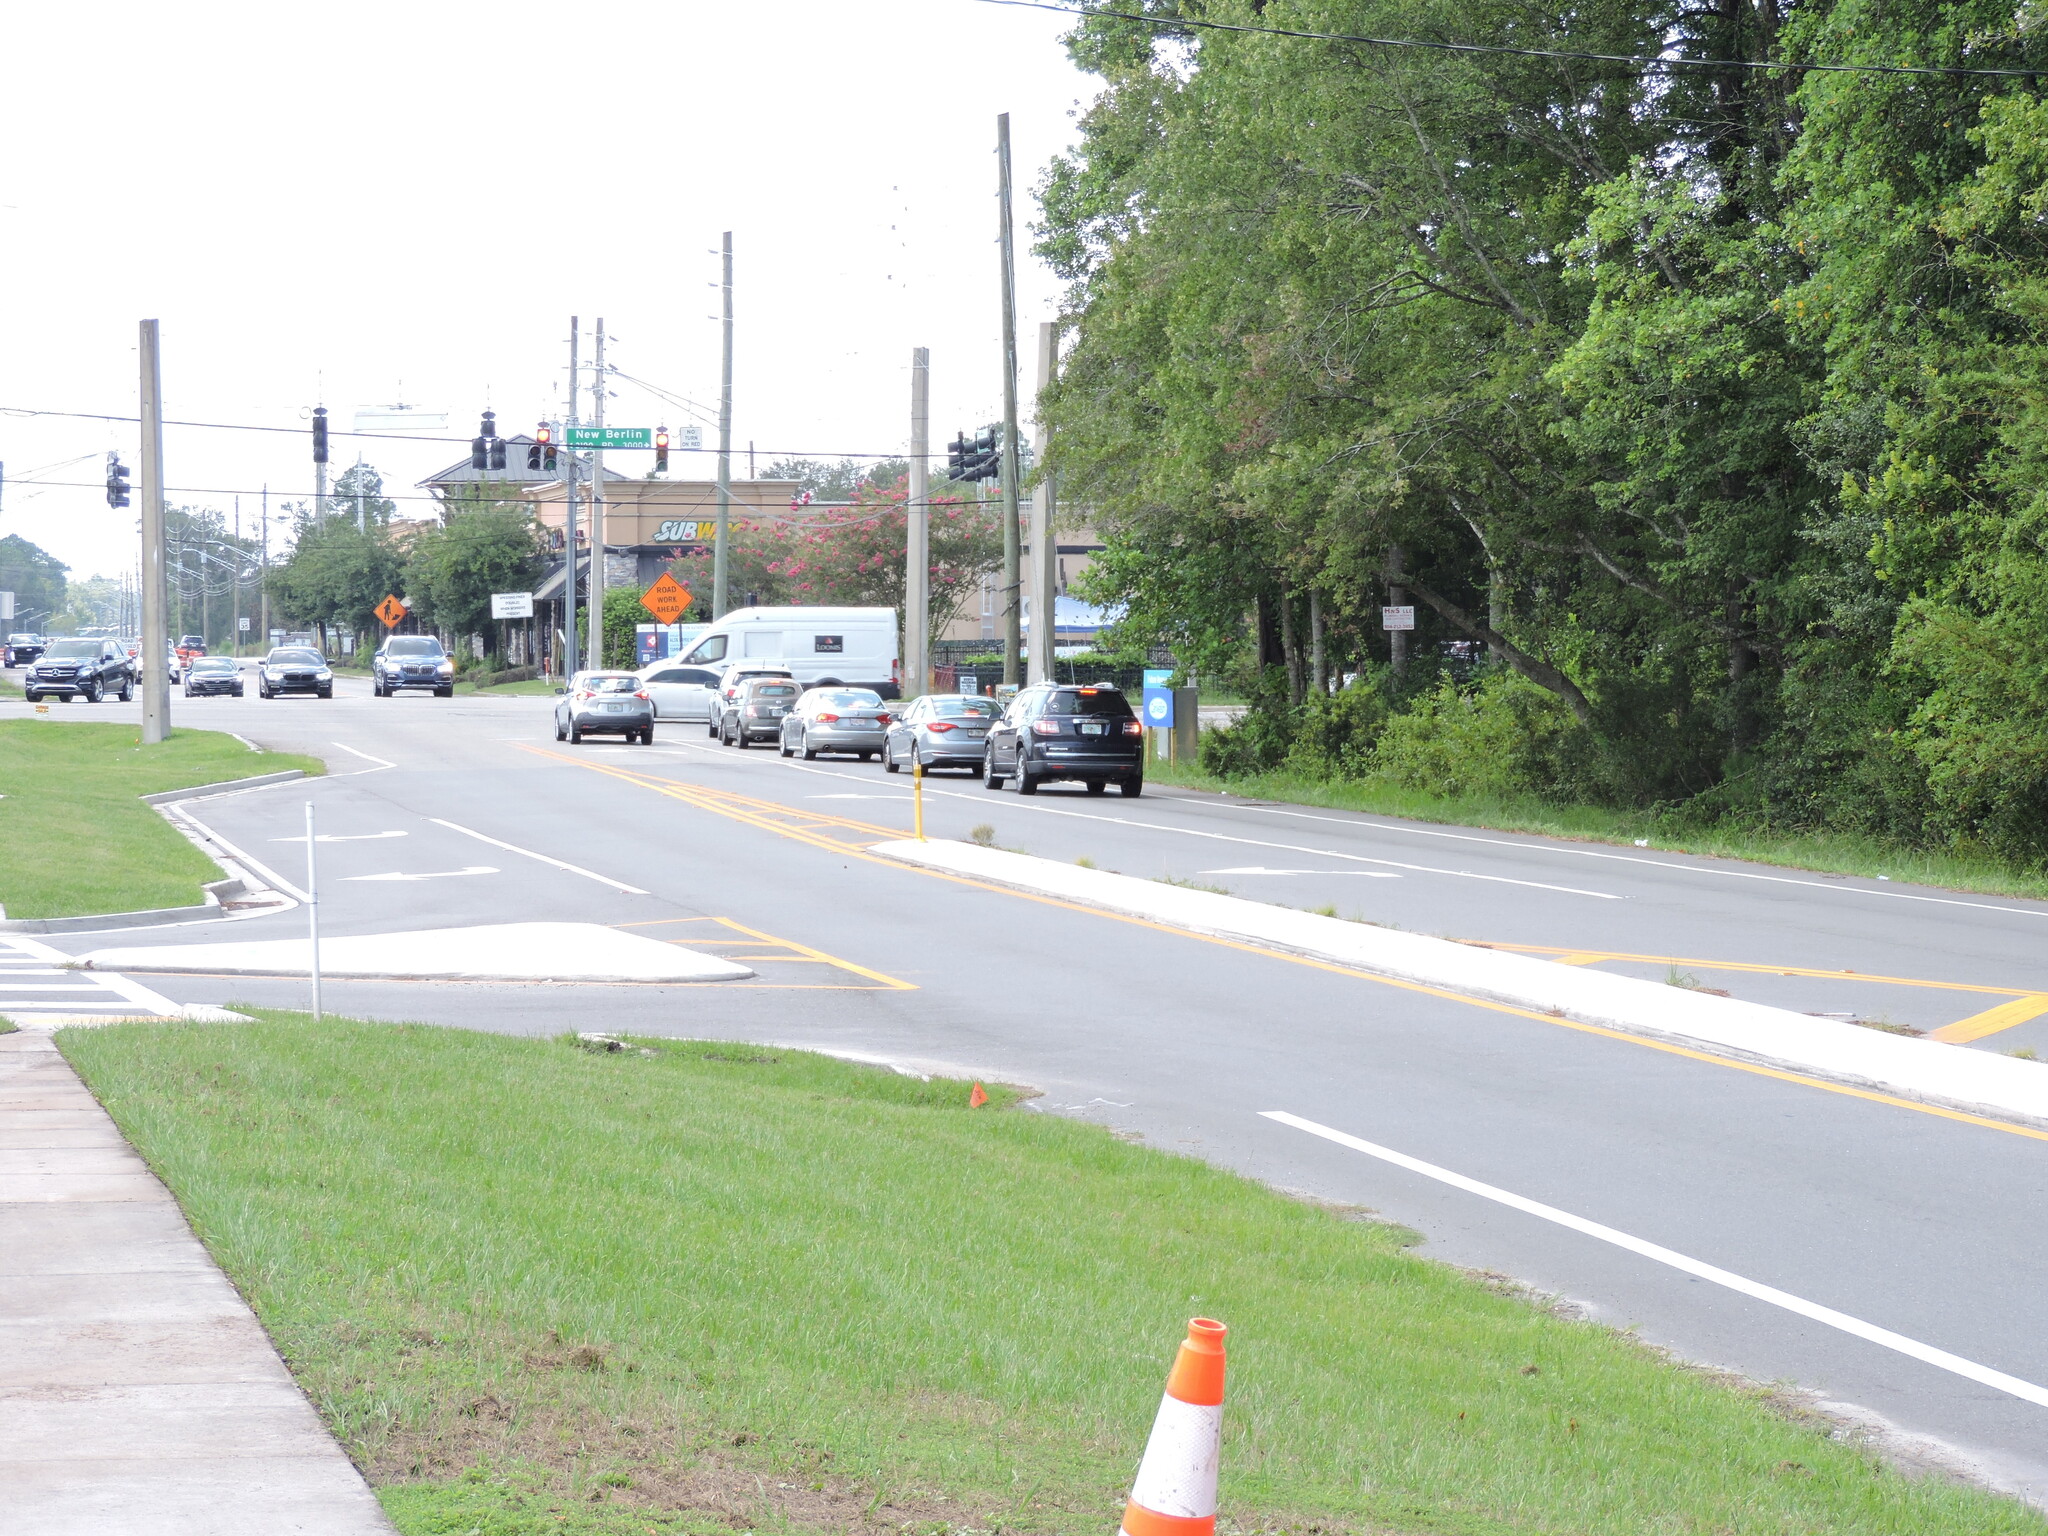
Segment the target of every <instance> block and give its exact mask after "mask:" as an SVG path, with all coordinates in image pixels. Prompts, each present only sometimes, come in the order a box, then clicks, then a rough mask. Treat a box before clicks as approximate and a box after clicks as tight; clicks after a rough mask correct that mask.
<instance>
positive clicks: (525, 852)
mask: <svg viewBox="0 0 2048 1536" xmlns="http://www.w3.org/2000/svg"><path fill="white" fill-rule="evenodd" d="M427 820H429V821H431V822H432V823H433V824H434V825H435V826H437V827H446V828H447V829H448V830H449V831H450V832H460V833H461V834H462V835H463V836H464V837H473V838H475V839H476V840H477V841H478V842H480V843H489V844H490V845H491V846H492V847H493V848H502V849H504V850H505V851H506V852H507V853H516V854H519V855H520V856H521V857H523V858H528V859H538V860H539V861H540V862H541V863H543V864H552V865H554V866H555V868H557V869H566V870H567V871H568V872H569V873H570V874H572V875H581V876H582V877H583V878H584V879H586V880H595V881H596V882H597V883H598V884H599V885H608V886H610V887H611V888H612V889H613V890H615V891H624V892H625V893H626V894H627V895H628V896H645V895H647V894H648V892H646V891H643V890H641V889H640V887H639V886H637V885H628V884H626V882H625V881H623V880H614V879H612V877H611V876H609V875H600V874H599V873H597V871H596V870H593V869H585V868H584V867H583V866H582V865H580V864H565V863H563V862H562V861H561V860H560V859H551V858H549V857H548V856H547V855H546V854H544V853H535V852H534V851H533V850H532V849H531V848H521V847H519V846H518V845H517V844H516V843H501V842H499V841H498V839H496V838H495V837H486V836H484V834H483V833H481V832H476V831H472V830H471V829H470V828H468V827H462V826H457V825H456V824H455V823H454V822H452V821H443V820H442V819H441V818H440V817H438V816H429V817H428V818H427Z"/></svg>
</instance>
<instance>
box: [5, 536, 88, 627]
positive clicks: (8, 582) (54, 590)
mask: <svg viewBox="0 0 2048 1536" xmlns="http://www.w3.org/2000/svg"><path fill="white" fill-rule="evenodd" d="M70 569H71V567H69V566H68V565H66V564H65V563H64V562H63V561H62V560H59V559H58V558H57V557H56V556H55V555H53V554H51V553H50V552H49V551H48V550H46V549H44V548H42V547H41V546H40V545H37V544H31V543H30V542H29V541H28V540H27V539H24V538H23V537H22V536H21V535H20V534H18V533H10V534H8V535H7V536H6V537H4V538H0V591H5V592H12V593H13V594H14V614H15V616H14V619H13V620H12V621H11V622H9V623H8V624H7V625H6V628H7V629H9V630H23V631H28V630H38V631H39V630H42V629H45V628H48V627H50V625H51V620H52V619H54V618H56V617H57V616H58V615H59V614H61V613H62V612H63V611H64V607H65V602H64V576H65V572H67V571H69V570H70Z"/></svg>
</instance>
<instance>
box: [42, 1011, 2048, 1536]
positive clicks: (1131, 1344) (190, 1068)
mask: <svg viewBox="0 0 2048 1536" xmlns="http://www.w3.org/2000/svg"><path fill="white" fill-rule="evenodd" d="M259 1012H260V1011H259ZM59 1039H60V1043H61V1045H62V1047H63V1049H64V1051H65V1053H66V1055H67V1056H69V1057H70V1059H71V1060H72V1061H73V1062H74V1063H75V1064H76V1065H77V1066H78V1067H79V1069H80V1071H81V1072H82V1073H83V1075H84V1076H85V1078H86V1080H87V1082H88V1083H89V1084H90V1085H91V1086H92V1088H93V1090H94V1092H95V1093H97V1094H98V1095H99V1096H100V1098H101V1099H102V1101H103V1102H104V1103H105V1104H106V1105H107V1107H108V1108H109V1109H110V1110H111V1111H112V1112H113V1114H114V1117H115V1118H116V1120H118V1121H119V1122H120V1125H121V1128H122V1130H123V1131H124V1132H125V1133H126V1134H127V1135H128V1137H129V1139H130V1140H131V1141H132V1142H133V1143H134V1145H135V1146H136V1147H137V1149H138V1150H140V1151H141V1153H142V1154H143V1155H144V1156H145V1157H146V1158H148V1159H149V1161H150V1163H151V1164H152V1165H153V1166H154V1167H155V1168H156V1169H157V1170H158V1172H159V1173H161V1174H162V1175H163V1177H164V1178H165V1180H166V1181H167V1182H168V1183H169V1185H170V1186H171V1188H172V1189H173V1190H174V1191H175V1192H176V1194H177V1196H178V1198H179V1200H180V1201H181V1203H182V1204H183V1206H184V1208H185V1211H186V1213H187V1214H188V1215H189V1216H190V1217H191V1219H192V1221H193V1223H194V1225H195V1227H196V1228H197V1229H198V1231H199V1233H200V1235H201V1236H202V1237H203V1238H204V1239H205V1240H206V1242H207V1244H208V1245H209V1247H210V1248H211V1249H212V1251H213V1253H214V1255H215V1257H216V1258H217V1259H218V1260H220V1262H221V1263H222V1265H223V1266H224V1267H225V1268H226V1269H227V1271H228V1273H229V1274H230V1275H231V1276H232V1277H233V1278H234V1279H235V1281H236V1282H237V1283H238V1284H239V1285H240V1286H241V1288H242V1289H243V1291H244V1293H245V1294H246V1295H247V1296H248V1297H249V1299H250V1301H251V1302H252V1304H253V1305H254V1306H255V1309H256V1311H257V1314H258V1315H259V1316H260V1317H261V1318H262V1320H263V1322H264V1324H265V1325H266V1326H267V1327H268V1328H269V1330H270V1332H271V1335H272V1337H273V1338H275V1339H276V1340H277V1341H278V1344H279V1346H280V1347H281V1348H282V1349H283V1351H284V1353H285V1355H286V1358H287V1359H288V1360H289V1361H290V1362H291V1365H292V1367H293V1369H294V1371H295V1372H296V1373H297V1374H298V1376H299V1379H300V1381H301V1382H302V1383H303V1384H304V1385H305V1386H306V1388H307V1390H308V1391H309V1392H310V1393H311V1394H312V1396H313V1399H314V1401H315V1402H316V1403H318V1404H319V1405H320V1406H321V1409H322V1411H323V1412H324V1413H325V1414H326V1416H327V1418H328V1421H329V1423H330V1424H332V1425H333V1426H334V1427H335V1429H336V1431H337V1432H338V1433H339V1434H340V1435H341V1437H342V1438H343V1440H344V1442H345V1443H346V1444H347V1446H348V1447H349V1449H350V1451H351V1453H352V1454H353V1455H354V1456H355V1457H356V1458H357V1460H358V1461H359V1463H360V1464H361V1465H362V1466H363V1467H364V1468H365V1469H366V1471H367V1472H368V1473H369V1475H370V1477H371V1480H372V1482H373V1483H375V1484H376V1485H377V1486H378V1488H379V1491H380V1495H381V1496H382V1498H383V1499H384V1501H385V1504H386V1507H387V1509H388V1510H389V1511H390V1513H391V1515H392V1517H393V1519H394V1520H395V1521H396V1522H397V1524H398V1525H399V1528H400V1529H401V1530H402V1531H404V1532H406V1533H408V1536H428V1533H439V1532H472V1531H475V1532H483V1533H486V1536H528V1533H537V1532H541V1531H551V1532H552V1531H569V1532H579V1533H581V1532H588V1533H593V1536H595V1533H606V1536H612V1533H617V1536H637V1533H639V1532H642V1531H656V1532H668V1531H684V1530H687V1531H696V1530H704V1531H710V1530H715V1529H724V1530H728V1531H729V1530H732V1529H735V1528H739V1529H747V1530H757V1529H758V1530H773V1529H788V1530H800V1531H810V1530H828V1529H829V1530H836V1531H855V1532H863V1533H872V1536H880V1533H883V1532H888V1531H906V1530H907V1531H915V1532H918V1533H920V1536H938V1533H942V1532H943V1533H954V1536H964V1533H967V1532H970V1531H971V1532H974V1533H977V1536H988V1533H993V1532H997V1531H1014V1532H1047V1533H1060V1536H1065V1533H1069V1532H1071V1533H1076V1536H1078V1533H1082V1532H1088V1533H1091V1536H1095V1533H1099V1532H1101V1531H1104V1530H1108V1529H1112V1528H1113V1522H1114V1520H1115V1518H1116V1515H1117V1513H1118V1511H1119V1509H1120V1507H1121V1498H1122V1496H1123V1493H1124V1492H1125V1490H1126V1489H1127V1487H1128V1482H1129V1478H1130V1476H1131V1474H1132V1471H1133V1469H1134V1468H1135V1466H1136V1463H1137V1456H1138V1453H1139V1451H1140V1449H1141V1448H1142V1445H1143V1441H1144V1436H1145V1433H1146V1431H1147V1429H1148V1428H1149V1427H1150V1423H1151V1418H1152V1413H1153V1409H1154V1408H1155V1406H1156V1405H1157V1402H1158V1396H1159V1390H1160V1385H1161V1382H1162V1380H1163V1373H1164V1370H1165V1366H1166V1363H1167V1361H1168V1359H1169V1358H1170V1355H1171V1351H1172V1348H1173V1345H1174V1343H1175V1341H1177V1339H1178V1338H1179V1337H1180V1335H1181V1331H1182V1330H1183V1328H1184V1326H1185V1322H1186V1319H1187V1317H1188V1316H1189V1315H1191V1314H1193V1313H1197V1312H1199V1313H1206V1314H1209V1315H1212V1316H1217V1317H1221V1318H1224V1319H1225V1320H1226V1321H1228V1322H1229V1323H1230V1324H1231V1327H1232V1330H1233V1335H1232V1372H1233V1377H1232V1390H1231V1396H1230V1401H1229V1404H1228V1406H1227V1408H1226V1423H1227V1430H1226V1436H1227V1438H1226V1444H1225V1454H1224V1481H1223V1497H1224V1509H1225V1513H1226V1516H1227V1518H1228V1520H1229V1521H1230V1522H1231V1523H1232V1524H1233V1525H1234V1526H1235V1528H1237V1529H1239V1530H1244V1531H1254V1530H1256V1531H1277V1530H1290V1531H1307V1530H1311V1529H1319V1530H1321V1531H1324V1532H1353V1531H1355V1532H1367V1531H1371V1532H1385V1531H1401V1532H1456V1533H1475V1536H1476V1533H1495V1532H1499V1533H1507V1532H1539V1531H1540V1532H1544V1533H1559V1532H1585V1533H1603V1536H1605V1533H1614V1536H1623V1533H1627V1536H1636V1533H1639V1532H1643V1531H1650V1530H1658V1531H1664V1530H1669V1531H1674V1532H1678V1531H1701V1532H1705V1531H1715V1532H1741V1533H1751V1532H1755V1533H1764V1532H1770V1533H1774V1536H1776V1533H1784V1532H1794V1531H1796V1532H1801V1533H1818V1532H1851V1531H1854V1532H1859V1533H1862V1532H1884V1533H1889V1532H1897V1533H1900V1536H1905V1533H1908V1532H1910V1533H1913V1536H1943V1533H1949V1532H1954V1533H1958V1536H1960V1533H1964V1532H1968V1533H1971V1536H1987V1533H2020V1532H2027V1533H2033V1536H2042V1533H2043V1532H2048V1522H2044V1521H2043V1520H2042V1519H2041V1518H2040V1517H2039V1516H2038V1515H2037V1514H2036V1513H2034V1512H2032V1511H2029V1510H2027V1509H2025V1508H2023V1507H2021V1506H2019V1505H2017V1504H2013V1503H2009V1502H2007V1501H2004V1500H2001V1499H1998V1498H1995V1497H1993V1496H1990V1495H1988V1494H1984V1493H1981V1492H1979V1491H1976V1490H1973V1489H1968V1488H1963V1487H1958V1486H1954V1485H1951V1484H1948V1483H1945V1482H1942V1481H1939V1480H1922V1481H1918V1482H1915V1481H1909V1480H1908V1479H1906V1478H1905V1477H1903V1476H1900V1475H1899V1474H1897V1473H1896V1472H1893V1471H1891V1470H1889V1469H1887V1468H1886V1467H1884V1466H1882V1465H1881V1464H1880V1463H1878V1462H1877V1461H1876V1460H1874V1459H1873V1458H1872V1457H1871V1456H1870V1455H1869V1454H1868V1453H1867V1452H1865V1451H1864V1450H1862V1449H1860V1448H1859V1447H1857V1446H1854V1445H1851V1444H1847V1443H1843V1442H1841V1441H1838V1440H1834V1439H1831V1438H1829V1436H1828V1435H1827V1434H1826V1433H1825V1426H1822V1425H1820V1424H1818V1423H1817V1422H1810V1421H1803V1420H1801V1419H1799V1418H1797V1417H1794V1416H1791V1415H1789V1414H1788V1413H1787V1412H1785V1411H1783V1410H1782V1408H1781V1407H1780V1405H1778V1404H1777V1403H1775V1402H1774V1401H1773V1400H1771V1399H1769V1398H1767V1397H1766V1396H1765V1395H1764V1394H1762V1393H1760V1392H1755V1391H1750V1390H1742V1389H1736V1388H1731V1387H1730V1386H1728V1385H1726V1384H1724V1383H1721V1382H1719V1381H1717V1380H1715V1379H1712V1378H1710V1377H1708V1376H1707V1375H1705V1374H1704V1373H1701V1372H1697V1371H1691V1370H1687V1369H1684V1368H1681V1367H1678V1366H1674V1365H1672V1364H1670V1363H1668V1362H1666V1361H1664V1360H1661V1359H1659V1358H1657V1357H1656V1356H1654V1355H1653V1354H1651V1353H1650V1352H1648V1351H1647V1350H1645V1349H1643V1348H1642V1347H1640V1346H1639V1345H1637V1344H1635V1343H1634V1342H1632V1341H1631V1340H1629V1339H1628V1338H1626V1337H1625V1336H1622V1335H1618V1334H1615V1333H1613V1332H1611V1331H1609V1330H1607V1329H1604V1328H1600V1327H1596V1326H1593V1325H1590V1324H1587V1323H1582V1322H1574V1321H1571V1320H1569V1319H1567V1318H1564V1317H1561V1316H1558V1315H1555V1314H1553V1313H1552V1312H1549V1311H1546V1310H1545V1309H1543V1308H1541V1307H1539V1306H1536V1305H1532V1304H1531V1303H1530V1302H1528V1301H1526V1300H1524V1299H1521V1298H1518V1297H1516V1296H1513V1295H1509V1294H1504V1293H1502V1292H1500V1291H1497V1290H1495V1289H1491V1288H1489V1287H1488V1286H1486V1285H1483V1284H1481V1283H1479V1282H1477V1281H1474V1280H1473V1279H1470V1278H1468V1277H1466V1276H1464V1275H1462V1274H1459V1273H1458V1272H1456V1271H1453V1270H1451V1269H1449V1268H1446V1267H1444V1266H1441V1265H1437V1264H1433V1263H1430V1262H1427V1261H1424V1260H1421V1259H1418V1258H1416V1257H1415V1256H1413V1255H1411V1254H1409V1253H1407V1252H1405V1251H1404V1237H1403V1235H1402V1234H1401V1233H1400V1232H1398V1231H1396V1230H1394V1229H1391V1228H1388V1227H1385V1226H1381V1225H1377V1224H1374V1223H1372V1222H1369V1221H1362V1220H1358V1219H1354V1218H1355V1217H1356V1216H1357V1215H1358V1214H1359V1213H1355V1212H1340V1211H1332V1210H1329V1209H1325V1208H1322V1207H1318V1206H1314V1205H1310V1204H1305V1203H1301V1202H1297V1201H1293V1200H1289V1199H1286V1198H1283V1197H1282V1196H1280V1195H1277V1194H1275V1193H1273V1192H1271V1191H1269V1190H1267V1189H1264V1188H1262V1187H1261V1186H1259V1185H1256V1184H1253V1183H1251V1182H1249V1181H1247V1180H1245V1179H1242V1178H1239V1177H1237V1176H1235V1175H1232V1174H1228V1173H1224V1172H1221V1171H1218V1170H1216V1169H1214V1168H1212V1167H1209V1166H1208V1165H1206V1164H1203V1163H1200V1162H1196V1161H1194V1160H1192V1159H1188V1158H1183V1157H1177V1156H1169V1155H1165V1154H1162V1153H1159V1152H1155V1151H1152V1150H1150V1149H1148V1148H1144V1147H1141V1146H1134V1145H1130V1144H1127V1143H1126V1142H1124V1141H1121V1140H1119V1139H1117V1138H1116V1137H1114V1136H1112V1135H1110V1134H1108V1133H1107V1132H1105V1131H1103V1130H1101V1129H1100V1128H1098V1127H1095V1126H1091V1125H1086V1124H1082V1123H1078V1122H1075V1121H1071V1120H1066V1119H1062V1118H1058V1117H1055V1116H1051V1115H1041V1114H1034V1113H1030V1112H1028V1111H1027V1110H1025V1109H1022V1108H1020V1107H1018V1105H1017V1102H1016V1101H1017V1095H1016V1093H1015V1092H1014V1091H1007V1090H1001V1091H998V1092H997V1093H996V1095H995V1102H994V1103H993V1104H992V1105H991V1106H990V1107H988V1108H986V1109H981V1110H970V1109H969V1108H968V1107H967V1096H968V1087H969V1085H968V1084H967V1083H965V1082H954V1081H944V1080H934V1081H930V1082H925V1081H920V1080H918V1079H915V1078H910V1077H905V1076H901V1075H898V1074H894V1073H890V1072H887V1071H884V1070H881V1069H877V1068H870V1067H863V1066H857V1065H853V1064H849V1063H844V1062H839V1061H835V1060H832V1059H829V1058H825V1057H820V1056H815V1055H809V1054H806V1053H803V1052H798V1051H787V1050H782V1049H779V1048H768V1047H760V1046H751V1045H738V1044H711V1043H704V1042H692V1043H681V1042H670V1041H639V1042H627V1043H626V1045H625V1048H623V1049H620V1050H617V1051H604V1050H601V1049H597V1050H593V1049H588V1048H584V1047H583V1046H581V1045H578V1044H576V1043H572V1042H569V1041H567V1040H557V1041H540V1040H531V1039H518V1038H511V1037H504V1036H497V1035H488V1034H479V1033H468V1032H461V1031H454V1030H445V1029H438V1028H428V1027H424V1026H406V1025H373V1024H361V1023H351V1022H346V1021H329V1022H327V1023H326V1024H323V1025H320V1026H317V1027H316V1026H313V1025H311V1024H309V1023H307V1022H306V1021H305V1019H304V1016H302V1015H282V1014H267V1013H265V1014H261V1017H260V1021H259V1022H258V1023H256V1024H254V1025H244V1026H187V1025H167V1026H113V1027H109V1028H105V1029H99V1030H93V1031H67V1032H65V1033H64V1034H63V1035H61V1036H60V1037H59Z"/></svg>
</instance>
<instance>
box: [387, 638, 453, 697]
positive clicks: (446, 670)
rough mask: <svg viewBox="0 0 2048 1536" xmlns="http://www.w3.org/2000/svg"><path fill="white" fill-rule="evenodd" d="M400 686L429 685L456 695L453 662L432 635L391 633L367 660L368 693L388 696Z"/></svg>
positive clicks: (439, 694) (446, 694) (438, 694)
mask: <svg viewBox="0 0 2048 1536" xmlns="http://www.w3.org/2000/svg"><path fill="white" fill-rule="evenodd" d="M401 688H431V689H433V690H434V697H435V698H437V699H452V698H454V697H455V662H454V660H453V659H452V658H451V657H450V656H449V654H448V653H447V652H446V651H444V650H442V649H441V642H440V641H438V640H436V639H435V638H434V637H433V636H432V635H392V636H391V637H390V638H389V639H387V640H386V641H385V642H384V643H383V644H382V645H380V646H378V647H377V654H376V655H375V656H373V657H372V658H371V659H370V692H372V693H374V694H376V695H377V697H378V698H380V699H388V698H390V697H391V696H392V695H393V694H394V693H396V692H398V690H399V689H401Z"/></svg>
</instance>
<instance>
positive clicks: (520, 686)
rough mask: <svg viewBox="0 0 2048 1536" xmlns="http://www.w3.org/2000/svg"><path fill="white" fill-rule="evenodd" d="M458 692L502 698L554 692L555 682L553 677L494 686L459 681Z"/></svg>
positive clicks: (533, 678) (534, 678)
mask: <svg viewBox="0 0 2048 1536" xmlns="http://www.w3.org/2000/svg"><path fill="white" fill-rule="evenodd" d="M455 691H456V692H457V693H479V694H483V695H484V696H485V697H487V698H494V699H495V698H502V697H505V696H508V695H517V696H520V697H524V696H527V695H532V694H543V693H545V694H552V693H553V692H554V691H555V684H554V681H553V680H552V679H551V678H540V677H529V678H527V679H526V680H525V681H524V682H518V683H499V684H498V685H497V686H496V687H494V688H479V687H477V685H476V684H474V683H457V684H456V685H455Z"/></svg>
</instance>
